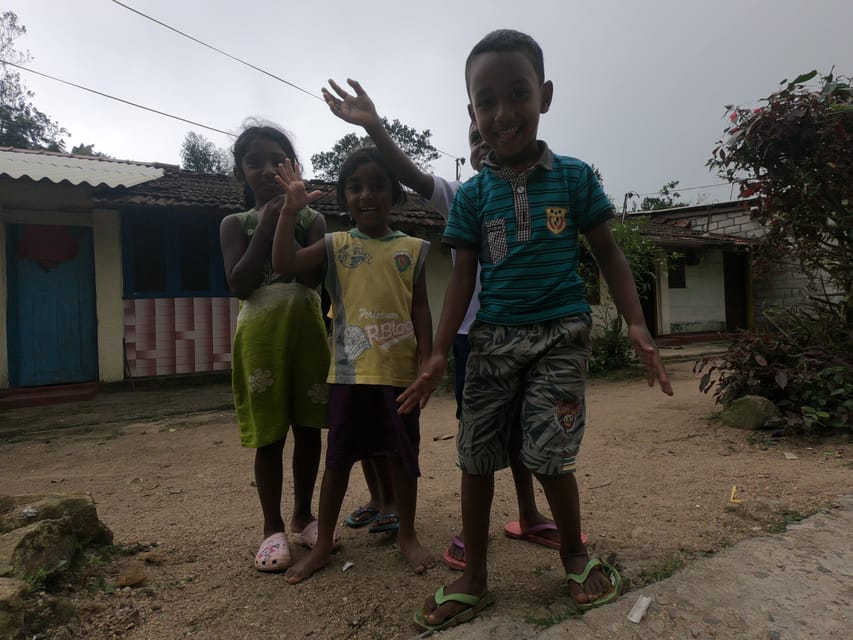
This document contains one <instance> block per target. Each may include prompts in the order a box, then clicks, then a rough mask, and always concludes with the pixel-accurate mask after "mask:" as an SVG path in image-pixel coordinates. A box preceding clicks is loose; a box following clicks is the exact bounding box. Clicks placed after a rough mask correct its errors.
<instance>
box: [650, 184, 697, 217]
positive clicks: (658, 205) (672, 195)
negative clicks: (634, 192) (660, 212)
mask: <svg viewBox="0 0 853 640" xmlns="http://www.w3.org/2000/svg"><path fill="white" fill-rule="evenodd" d="M679 182H680V180H671V181H670V182H667V183H666V184H665V185H663V186H662V187H661V188H660V191H658V193H659V194H660V195H658V196H651V197H645V198H643V201H642V202H641V203H640V211H655V210H657V209H672V208H673V207H686V206H688V204H687V203H686V202H679V198H681V194H680V193H678V191H676V189H677V188H678V183H679Z"/></svg>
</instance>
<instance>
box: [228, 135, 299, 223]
mask: <svg viewBox="0 0 853 640" xmlns="http://www.w3.org/2000/svg"><path fill="white" fill-rule="evenodd" d="M255 140H271V141H272V142H275V143H276V144H277V145H279V146H280V147H281V148H282V150H283V151H284V155H286V156H287V157H288V158H290V160H291V161H292V162H294V163H296V164H299V158H298V157H297V156H296V150H295V149H294V148H293V143H292V142H291V141H290V137H289V136H288V135H287V134H286V133H285V132H284V131H283V130H281V129H279V128H278V127H277V126H275V125H272V124H269V123H263V122H260V121H257V120H247V121H246V122H244V123H243V131H242V132H241V133H240V135H239V136H237V140H235V141H234V146H233V147H231V152H232V154H233V155H234V177H235V178H237V180H239V181H240V182H241V183H243V200H244V201H245V205H246V206H247V207H254V206H255V194H254V193H253V192H252V190H251V188H249V185H247V184H245V182H244V178H245V176H244V175H243V158H244V157H245V156H246V154H247V153H248V152H249V147H251V146H252V143H253V142H254V141H255Z"/></svg>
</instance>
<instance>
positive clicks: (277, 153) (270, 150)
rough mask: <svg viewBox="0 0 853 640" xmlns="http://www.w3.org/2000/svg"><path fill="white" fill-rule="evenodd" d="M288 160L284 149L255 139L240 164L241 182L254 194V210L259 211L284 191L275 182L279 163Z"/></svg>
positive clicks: (269, 142) (267, 141) (275, 144)
mask: <svg viewBox="0 0 853 640" xmlns="http://www.w3.org/2000/svg"><path fill="white" fill-rule="evenodd" d="M287 159H288V156H287V154H286V153H285V152H284V149H282V148H281V145H279V144H278V143H277V142H275V141H273V140H270V139H268V138H256V139H255V140H253V141H252V143H251V144H250V145H249V150H248V151H246V155H244V156H243V160H242V161H241V162H240V172H241V174H242V176H239V177H241V178H242V180H243V181H244V182H245V183H246V184H248V185H249V188H250V189H251V190H252V193H254V194H255V208H257V209H260V208H261V207H262V206H264V205H265V204H266V203H267V202H269V201H270V200H272V199H273V198H275V197H276V196H278V195H281V194H282V193H284V190H283V189H282V188H281V187H280V186H279V184H278V183H277V182H276V181H275V176H276V173H277V172H276V169H277V167H278V165H279V163H280V162H284V161H285V160H287Z"/></svg>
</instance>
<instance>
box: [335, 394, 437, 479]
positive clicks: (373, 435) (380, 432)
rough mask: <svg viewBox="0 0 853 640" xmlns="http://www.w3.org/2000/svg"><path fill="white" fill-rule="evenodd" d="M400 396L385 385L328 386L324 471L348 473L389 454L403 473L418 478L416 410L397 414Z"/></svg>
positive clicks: (417, 410)
mask: <svg viewBox="0 0 853 640" xmlns="http://www.w3.org/2000/svg"><path fill="white" fill-rule="evenodd" d="M402 392H403V389H402V388H398V387H391V386H387V385H373V384H330V385H329V439H328V442H327V444H326V467H328V468H330V469H349V468H350V467H352V465H353V464H355V463H356V462H357V461H359V460H363V459H365V458H370V457H373V456H376V455H379V454H381V453H385V452H393V453H395V454H397V456H398V457H399V458H400V462H401V464H402V465H403V468H404V469H405V470H406V472H408V473H409V474H410V475H412V476H413V477H416V478H417V477H418V476H420V475H421V471H420V467H419V466H418V449H419V447H420V442H421V432H420V423H419V418H420V409H415V410H414V411H412V412H411V413H409V414H407V415H400V414H399V413H397V408H398V407H399V405H398V404H397V396H398V395H400V394H401V393H402Z"/></svg>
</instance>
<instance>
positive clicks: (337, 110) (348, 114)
mask: <svg viewBox="0 0 853 640" xmlns="http://www.w3.org/2000/svg"><path fill="white" fill-rule="evenodd" d="M347 83H348V84H349V86H351V87H352V88H353V91H355V95H354V96H353V95H350V94H349V93H347V92H346V91H344V90H343V89H341V88H340V87H339V86H338V85H337V83H336V82H335V81H334V80H329V84H330V85H331V87H332V89H334V90H335V93H337V94H338V95H339V96H340V98H338V97H336V96H333V95H332V94H331V92H329V90H328V89H326V87H323V89H322V91H323V99H324V100H325V101H326V104H327V105H329V109H330V110H331V111H332V113H334V114H335V115H336V116H338V117H339V118H340V119H341V120H346V121H347V122H349V123H350V124H357V125H359V126H362V127H365V128H367V127H369V126H371V125H373V126H376V125H378V124H380V123H381V119H380V118H379V114H378V113H376V107H375V106H373V101H372V100H371V99H370V96H368V95H367V93H365V91H364V89H362V88H361V85H360V84H359V83H358V81H357V80H349V79H347Z"/></svg>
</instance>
